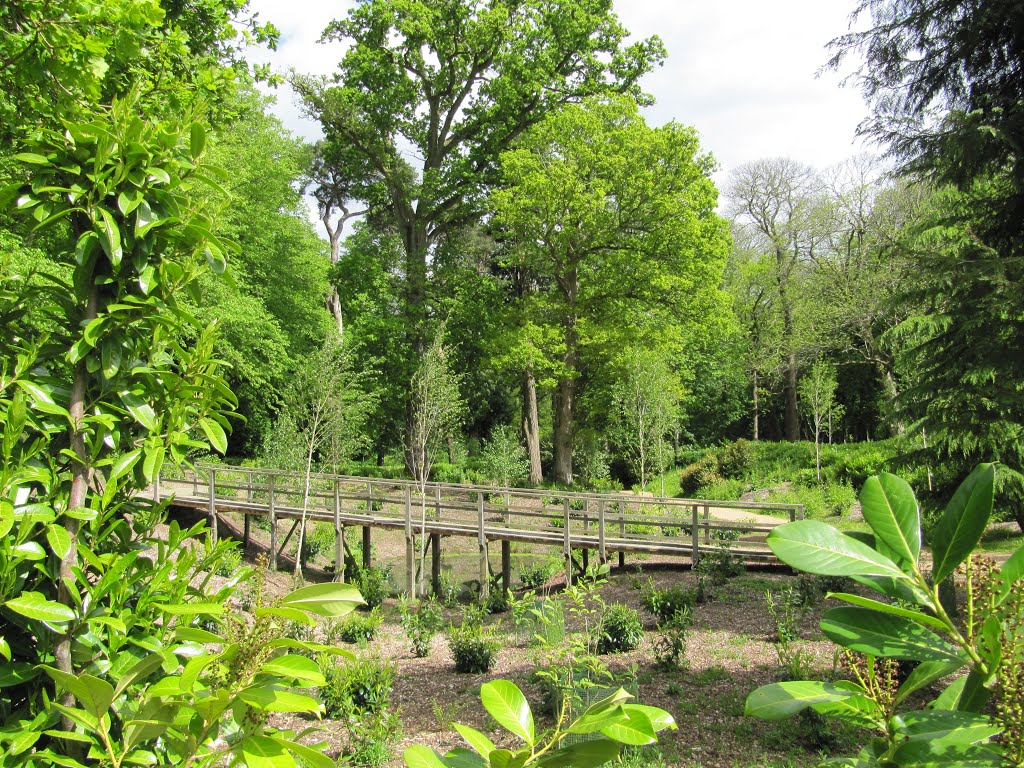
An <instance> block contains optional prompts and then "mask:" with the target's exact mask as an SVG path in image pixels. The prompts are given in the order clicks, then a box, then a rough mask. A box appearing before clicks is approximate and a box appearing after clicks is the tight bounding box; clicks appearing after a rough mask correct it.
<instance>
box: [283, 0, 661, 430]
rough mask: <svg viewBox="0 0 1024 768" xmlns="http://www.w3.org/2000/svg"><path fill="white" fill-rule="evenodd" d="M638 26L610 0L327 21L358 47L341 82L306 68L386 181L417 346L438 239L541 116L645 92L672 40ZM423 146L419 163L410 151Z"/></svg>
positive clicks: (336, 137) (417, 346) (312, 96)
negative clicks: (630, 39)
mask: <svg viewBox="0 0 1024 768" xmlns="http://www.w3.org/2000/svg"><path fill="white" fill-rule="evenodd" d="M626 37H627V32H626V30H625V29H624V28H623V27H622V25H621V24H620V23H619V22H618V20H617V18H616V17H615V15H614V14H613V13H612V12H611V2H610V0H582V1H581V2H576V3H572V4H566V3H560V2H551V0H525V2H519V1H517V2H510V1H509V0H487V2H483V3H476V2H468V0H458V1H456V2H452V1H450V0H444V1H442V0H413V1H412V2H408V1H407V0H401V1H399V0H368V2H363V3H359V4H357V5H356V6H355V8H353V9H352V11H351V12H350V13H349V16H348V18H347V19H345V20H340V21H335V22H332V23H331V24H330V26H328V28H327V30H326V31H325V33H324V39H325V40H337V41H340V42H344V43H347V44H349V46H350V47H349V49H348V51H347V52H346V54H345V57H344V58H343V59H342V61H341V64H340V68H339V72H338V74H337V75H336V76H335V78H334V81H333V83H329V82H328V81H326V80H318V79H315V78H310V77H302V76H296V77H294V78H293V82H294V84H295V86H296V88H297V89H298V91H299V93H300V94H301V95H302V97H303V99H304V101H305V104H306V108H307V110H308V111H309V112H310V114H312V115H313V116H315V117H316V118H317V119H319V120H320V122H321V124H322V125H323V128H324V131H325V133H326V135H327V137H328V140H331V141H336V142H338V143H340V144H342V145H345V146H349V147H351V148H353V149H354V150H356V151H357V152H359V153H360V154H361V155H362V156H363V157H364V158H365V160H366V163H367V164H368V165H369V167H370V168H371V169H372V170H373V172H375V173H376V174H379V176H380V178H381V179H382V182H381V184H382V188H383V189H384V190H385V193H386V194H385V203H386V210H387V211H388V212H389V214H390V216H391V219H392V222H393V225H394V227H395V228H396V231H397V232H398V234H399V237H400V238H401V242H402V245H403V249H404V251H405V258H406V265H405V270H404V272H405V292H404V293H405V296H404V300H405V311H406V315H407V325H408V328H407V334H408V341H409V344H410V346H411V348H412V350H413V352H414V353H415V354H419V353H421V352H422V351H423V350H424V348H425V345H426V338H427V337H426V335H425V333H426V325H425V323H426V320H427V316H428V306H427V302H428V283H429V263H430V259H429V254H430V252H431V250H432V249H433V247H434V246H435V245H436V244H437V242H438V240H439V238H441V237H442V236H444V235H445V234H446V233H448V232H450V231H452V230H453V229H456V228H458V227H461V226H463V225H464V224H466V223H468V222H471V221H473V220H474V219H476V218H477V217H478V216H479V215H480V213H481V202H482V200H483V199H484V195H483V194H482V191H483V188H485V187H486V186H487V185H488V184H490V183H493V182H494V181H495V178H496V171H497V159H498V156H499V154H500V153H501V152H503V151H504V150H506V149H508V148H509V147H510V146H511V144H512V142H513V141H514V140H515V139H516V138H518V137H519V136H521V135H522V134H523V132H524V131H525V130H526V129H528V128H529V127H530V126H531V125H534V124H536V123H537V122H539V121H540V120H542V119H543V118H544V117H545V116H546V115H548V114H550V113H551V112H552V111H554V110H556V109H558V108H559V107H561V106H563V105H565V104H573V103H578V102H580V101H581V100H583V99H585V98H587V97H589V96H592V95H594V94H600V93H609V92H618V93H631V94H634V95H636V96H639V95H640V94H639V90H638V85H637V83H638V81H639V79H640V77H641V76H642V75H643V74H644V73H646V72H648V71H649V70H650V69H651V68H652V67H653V66H655V65H656V64H658V63H660V61H661V60H662V58H663V57H664V51H663V48H662V45H661V42H660V41H659V40H658V39H657V38H651V39H649V40H644V41H640V42H636V43H633V44H627V43H626ZM410 146H411V147H412V149H413V150H414V152H415V154H416V156H417V157H418V158H419V166H418V167H417V168H415V169H413V168H411V167H410V166H409V165H408V163H407V162H406V161H405V160H404V159H403V154H404V153H405V151H406V148H407V147H410ZM408 428H411V411H410V412H409V422H408V426H407V429H408Z"/></svg>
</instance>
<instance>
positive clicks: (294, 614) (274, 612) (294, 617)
mask: <svg viewBox="0 0 1024 768" xmlns="http://www.w3.org/2000/svg"><path fill="white" fill-rule="evenodd" d="M253 615H254V616H256V618H263V617H264V616H277V617H278V618H281V619H285V620H286V621H294V622H296V623H298V624H305V625H306V626H307V627H313V626H316V619H314V618H313V617H312V616H310V615H309V614H307V613H305V612H304V611H300V610H299V609H298V608H288V607H287V606H283V605H270V606H266V607H264V608H257V609H256V610H255V611H253Z"/></svg>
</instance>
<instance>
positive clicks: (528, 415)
mask: <svg viewBox="0 0 1024 768" xmlns="http://www.w3.org/2000/svg"><path fill="white" fill-rule="evenodd" d="M520 391H521V394H522V405H523V424H522V428H523V440H525V442H526V453H527V455H528V456H529V457H530V484H531V485H539V484H540V483H542V482H543V481H544V473H543V471H542V470H541V466H540V417H539V416H538V413H537V380H536V379H535V378H534V376H533V368H530V367H527V369H526V370H525V371H524V372H523V381H522V385H521V388H520Z"/></svg>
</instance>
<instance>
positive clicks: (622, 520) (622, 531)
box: [619, 501, 626, 568]
mask: <svg viewBox="0 0 1024 768" xmlns="http://www.w3.org/2000/svg"><path fill="white" fill-rule="evenodd" d="M619 538H622V539H624V538H626V502H624V501H620V502H619ZM625 567H626V550H624V549H620V550H619V568H625Z"/></svg>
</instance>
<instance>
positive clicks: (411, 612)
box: [399, 601, 444, 658]
mask: <svg viewBox="0 0 1024 768" xmlns="http://www.w3.org/2000/svg"><path fill="white" fill-rule="evenodd" d="M399 610H400V611H401V616H402V620H401V621H402V630H403V631H404V632H405V636H406V637H407V638H409V642H410V643H411V644H412V652H413V655H414V656H416V658H424V657H426V656H429V655H430V641H431V640H433V638H434V635H436V634H437V633H438V632H440V631H441V630H442V629H443V628H444V615H443V614H442V612H441V606H440V605H438V604H437V603H435V602H432V601H428V602H424V603H420V605H419V606H418V607H417V608H414V607H413V606H411V605H409V604H407V603H402V604H401V605H400V606H399Z"/></svg>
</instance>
